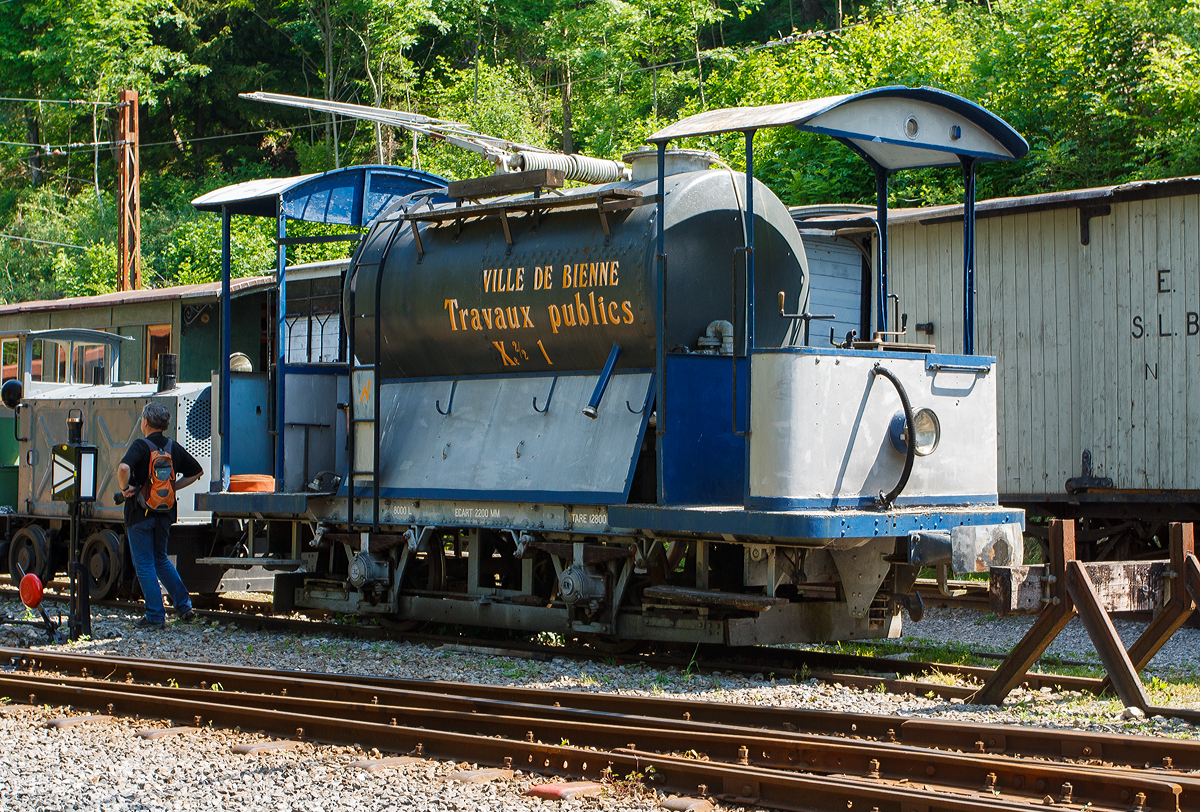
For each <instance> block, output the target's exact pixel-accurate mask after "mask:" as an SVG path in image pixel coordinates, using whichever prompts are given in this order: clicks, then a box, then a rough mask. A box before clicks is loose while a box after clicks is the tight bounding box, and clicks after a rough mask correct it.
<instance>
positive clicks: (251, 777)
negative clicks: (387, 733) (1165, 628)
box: [0, 598, 1200, 812]
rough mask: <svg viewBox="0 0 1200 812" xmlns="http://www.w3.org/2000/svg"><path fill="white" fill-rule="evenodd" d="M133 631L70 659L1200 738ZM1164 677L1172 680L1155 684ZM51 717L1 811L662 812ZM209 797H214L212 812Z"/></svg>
mask: <svg viewBox="0 0 1200 812" xmlns="http://www.w3.org/2000/svg"><path fill="white" fill-rule="evenodd" d="M20 609H21V608H20V606H19V604H17V603H16V602H15V601H13V600H10V599H7V598H4V599H0V612H7V613H9V614H10V615H16V616H20V614H21V611H20ZM135 618H136V615H134V614H132V613H129V612H126V611H122V610H116V609H111V608H107V607H102V608H101V607H98V608H95V609H94V610H93V623H92V625H93V633H94V639H92V640H86V641H79V642H76V643H74V644H70V645H69V646H67V647H65V648H69V649H70V650H74V651H79V652H87V653H96V654H112V655H118V656H127V657H152V658H162V659H174V660H193V661H202V662H212V663H225V664H237V665H246V666H256V667H264V668H290V669H300V670H314V671H328V672H334V673H346V674H355V673H358V674H371V675H384V676H393V677H407V678H414V679H435V680H453V681H468V682H476V683H486V684H493V685H520V686H527V687H541V688H547V689H568V690H583V691H598V692H600V691H602V692H609V693H621V694H629V695H656V696H673V697H679V698H694V699H701V700H708V701H718V702H732V703H743V704H754V705H778V706H800V707H807V708H821V709H830V710H840V711H856V712H868V713H877V714H878V713H886V714H901V715H907V716H915V717H927V718H943V719H966V720H973V721H976V722H980V723H986V722H996V723H1006V724H1033V725H1039V726H1048V727H1072V728H1081V729H1090V730H1097V731H1104V732H1111V733H1121V732H1124V733H1132V734H1142V735H1160V736H1172V737H1184V738H1197V737H1198V735H1197V734H1198V733H1200V730H1198V729H1197V728H1194V727H1192V726H1191V725H1188V724H1186V723H1183V722H1179V721H1178V720H1170V719H1163V718H1161V717H1152V718H1149V719H1137V718H1134V719H1126V718H1123V711H1124V708H1123V707H1122V705H1121V703H1120V702H1119V701H1118V700H1116V699H1097V698H1095V697H1092V696H1087V695H1080V694H1078V693H1074V692H1063V693H1055V692H1051V691H1049V690H1042V691H1036V692H1031V691H1023V690H1018V691H1015V692H1014V693H1013V695H1011V696H1010V697H1009V699H1008V701H1007V702H1006V703H1005V705H1004V706H1003V707H1002V708H996V707H989V706H971V705H966V704H963V703H962V702H961V701H960V700H949V701H947V700H942V699H939V698H936V697H934V696H911V695H895V694H885V693H876V692H867V691H859V690H854V689H851V688H848V687H844V686H841V685H834V684H826V683H820V682H817V681H816V680H799V681H797V680H791V679H775V678H773V676H774V675H771V674H755V675H741V674H730V673H725V674H711V673H699V674H697V673H688V672H686V671H679V670H677V669H666V670H659V669H654V668H649V667H646V666H642V665H621V664H619V663H618V662H616V661H615V660H612V659H610V660H608V661H606V662H579V661H575V660H569V659H566V658H555V659H553V660H552V661H537V660H529V659H522V658H519V657H509V656H499V655H497V654H495V653H473V652H470V651H459V650H450V648H449V647H447V648H440V647H432V646H428V645H413V644H409V643H401V642H390V641H380V642H371V641H362V640H355V639H351V638H340V637H307V636H296V635H291V634H281V633H268V632H258V631H244V630H241V629H238V628H235V627H233V626H229V625H225V626H222V625H216V624H209V623H205V622H197V623H194V624H191V625H188V624H183V623H179V622H172V623H170V624H168V626H167V628H166V629H165V630H161V631H141V630H137V629H135V628H134V627H133V624H132V622H133V620H134V619H135ZM1030 622H1032V620H1031V619H1030V618H1003V619H996V618H994V617H992V616H989V615H987V614H985V613H980V612H974V611H970V610H930V611H928V612H927V613H926V618H925V620H924V621H923V622H922V623H920V624H913V623H909V624H907V626H906V632H907V634H908V636H909V637H911V638H912V639H913V640H914V641H915V642H916V643H917V644H919V645H945V644H947V643H953V644H956V645H967V646H970V647H973V648H976V649H981V650H982V649H990V650H995V651H1004V650H1006V649H1007V648H1008V647H1010V646H1011V645H1012V644H1013V643H1015V642H1016V641H1017V640H1019V639H1020V636H1021V635H1022V634H1023V633H1024V630H1025V628H1027V627H1028V625H1029V623H1030ZM1117 628H1118V631H1119V632H1120V633H1121V635H1122V638H1123V639H1124V640H1125V641H1126V643H1127V644H1128V643H1129V642H1132V640H1133V639H1135V638H1136V636H1137V634H1138V633H1140V631H1141V629H1142V628H1144V625H1143V624H1140V623H1133V622H1126V621H1119V622H1118V623H1117ZM0 645H5V646H20V647H29V646H32V647H33V648H44V647H45V645H44V638H39V637H38V636H37V634H36V633H35V632H34V631H32V630H30V629H22V628H19V627H0ZM496 645H498V646H502V645H503V644H502V643H498V644H496ZM1198 651H1200V631H1197V630H1194V629H1189V628H1185V629H1181V630H1180V631H1179V632H1177V633H1176V635H1175V637H1174V638H1173V639H1172V640H1171V642H1170V643H1168V645H1167V647H1166V648H1164V650H1163V651H1162V652H1161V653H1160V654H1159V655H1158V657H1156V658H1155V661H1154V662H1153V663H1152V666H1151V669H1149V670H1148V672H1147V673H1146V674H1144V675H1143V676H1144V678H1145V679H1146V680H1147V681H1150V688H1151V693H1152V695H1153V699H1154V701H1155V702H1156V703H1157V704H1164V705H1166V704H1176V705H1179V704H1184V705H1190V706H1193V707H1194V706H1196V704H1197V702H1198V700H1200V697H1198V696H1196V695H1195V688H1194V685H1191V686H1189V685H1188V683H1195V682H1196V679H1195V675H1196V670H1195V669H1196V668H1197V652H1198ZM1051 653H1053V654H1055V655H1057V656H1060V657H1064V658H1069V659H1078V660H1085V661H1088V662H1098V660H1097V658H1096V655H1095V652H1094V651H1093V650H1092V647H1091V644H1090V642H1089V641H1088V639H1087V636H1086V633H1085V632H1084V631H1083V629H1082V627H1081V626H1079V623H1078V620H1075V621H1072V624H1071V625H1069V626H1068V627H1067V629H1066V630H1065V631H1064V632H1063V634H1062V635H1060V637H1059V640H1058V641H1057V642H1056V644H1055V646H1054V647H1053V648H1052V649H1051ZM923 658H924V657H923V655H922V654H920V653H919V652H918V653H917V654H914V655H913V659H923ZM1157 677H1161V679H1162V680H1168V679H1170V680H1175V681H1177V682H1173V683H1172V684H1167V683H1165V682H1162V683H1160V682H1159V681H1158V680H1157V679H1156V678H1157ZM931 678H932V677H929V676H926V677H923V679H931ZM937 679H939V680H940V681H945V680H946V678H944V677H937ZM1180 680H1182V682H1178V681H1180ZM59 715H62V714H61V713H60V714H59ZM46 718H49V712H47V711H45V710H42V709H29V708H20V707H18V708H13V709H9V710H8V712H7V714H6V715H5V716H4V718H3V719H0V753H3V754H4V755H0V763H3V769H0V802H2V803H0V806H3V807H5V808H13V809H48V810H49V809H54V810H57V809H64V810H66V809H89V810H90V809H97V810H98V809H102V808H103V809H105V810H109V809H239V810H240V809H246V810H252V809H253V810H258V809H271V810H274V809H291V808H295V809H301V808H303V809H321V810H337V809H372V810H375V809H378V810H384V809H389V808H396V809H405V810H408V809H412V810H421V811H422V812H424V811H425V810H428V811H429V812H434V811H435V810H438V811H440V810H443V809H445V810H459V809H468V808H470V809H489V810H491V809H496V810H527V809H530V810H531V809H544V808H547V807H546V805H547V804H550V805H553V808H555V809H563V810H575V809H588V810H591V809H606V810H608V809H611V810H626V809H629V810H633V809H650V808H655V807H656V805H657V801H656V800H655V799H653V798H640V799H639V798H631V797H628V796H621V797H618V795H615V794H613V793H612V792H606V793H605V794H602V795H600V796H594V797H589V798H581V799H576V800H573V801H562V802H559V801H540V800H538V799H535V798H530V797H527V796H525V795H524V794H523V793H524V788H525V787H527V786H528V784H529V781H530V780H531V779H530V777H529V776H517V777H515V778H514V779H513V780H511V781H508V782H503V781H501V782H495V783H491V784H486V785H460V784H453V785H449V784H446V783H445V782H442V781H440V780H438V778H439V776H441V775H442V774H443V773H446V774H448V773H449V772H453V771H455V770H457V769H465V767H463V766H462V765H444V764H441V763H433V762H429V763H427V765H426V766H420V765H408V766H404V767H399V768H391V769H388V770H384V771H381V772H380V773H377V774H371V773H367V772H366V771H363V770H349V769H348V768H347V767H345V764H348V763H349V762H351V761H354V760H356V759H359V758H362V757H363V756H364V754H363V753H362V752H361V751H357V750H355V749H354V748H336V747H322V746H314V745H311V744H307V743H306V744H304V745H302V747H301V748H300V749H298V750H293V751H289V752H287V753H277V754H272V755H269V756H266V755H264V756H256V757H247V756H234V755H232V754H231V753H230V752H229V748H230V747H231V746H232V745H233V744H234V743H237V742H245V741H249V740H251V739H252V737H249V736H243V735H242V734H238V733H234V732H223V731H216V730H204V731H200V732H199V733H196V734H185V735H183V736H179V737H174V736H170V737H166V738H165V739H163V740H160V741H157V742H146V741H144V740H142V739H140V738H138V737H136V735H134V730H135V729H139V728H141V727H146V726H147V725H148V723H147V722H145V721H143V722H140V723H138V722H131V721H122V720H118V721H117V722H116V723H115V724H112V725H106V726H101V727H95V728H93V727H91V726H89V725H83V726H80V727H77V728H72V729H70V730H69V731H49V730H47V729H45V728H43V727H40V725H41V724H42V723H43V722H44V720H45V719H46ZM157 724H159V725H165V724H166V722H165V721H158V722H157ZM4 762H6V763H4ZM39 773H40V775H39ZM47 787H52V788H55V789H53V792H55V793H58V792H60V789H59V788H63V787H66V788H67V789H62V790H61V792H62V793H65V794H63V795H61V797H60V796H59V795H56V796H55V798H56V800H54V802H53V803H51V802H50V800H49V796H46V800H45V802H44V803H43V802H42V801H36V802H35V801H33V800H32V799H33V798H34V796H33V795H22V794H21V793H27V792H33V791H34V789H35V788H41V791H42V792H43V793H45V792H46V791H48V790H47V789H46V788H47ZM70 787H74V788H75V789H76V793H75V794H74V795H72V794H71V793H70V792H69V791H68V790H69V788H70ZM68 799H69V800H68ZM211 799H216V800H213V801H212V802H211V803H210V800H211ZM30 804H32V805H30ZM38 804H42V805H38ZM122 804H123V805H122ZM181 804H182V805H181ZM205 804H208V805H205ZM339 804H340V805H339Z"/></svg>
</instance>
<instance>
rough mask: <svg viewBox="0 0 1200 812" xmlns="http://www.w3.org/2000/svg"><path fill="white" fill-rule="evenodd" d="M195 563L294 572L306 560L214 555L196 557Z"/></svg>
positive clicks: (241, 568) (235, 568)
mask: <svg viewBox="0 0 1200 812" xmlns="http://www.w3.org/2000/svg"><path fill="white" fill-rule="evenodd" d="M196 563H197V564H215V565H216V566H218V567H225V568H227V569H231V570H250V569H254V568H255V567H262V568H263V569H265V570H280V571H283V572H296V571H298V570H303V569H304V567H305V563H306V562H305V561H304V559H302V558H243V557H233V556H230V557H228V558H223V557H220V556H214V557H212V558H197V559H196Z"/></svg>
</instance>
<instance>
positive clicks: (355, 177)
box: [192, 165, 448, 226]
mask: <svg viewBox="0 0 1200 812" xmlns="http://www.w3.org/2000/svg"><path fill="white" fill-rule="evenodd" d="M446 183H447V181H446V179H445V178H442V177H439V176H437V175H432V174H430V173H428V172H422V171H420V170H418V169H409V168H408V167H404V166H375V165H373V166H348V167H346V168H344V169H334V170H332V171H330V172H324V173H321V174H319V175H300V176H299V177H294V178H263V179H261V180H249V181H246V182H245V183H235V184H234V185H232V186H225V187H223V188H221V189H214V190H213V191H211V192H208V193H207V194H203V195H201V196H200V197H198V198H196V199H195V200H193V201H192V205H193V206H195V207H196V208H197V209H199V210H200V211H212V212H218V213H220V211H221V209H222V208H223V207H224V208H228V209H229V211H230V213H232V214H248V215H253V216H257V217H275V216H276V214H277V212H278V211H280V210H282V212H283V213H284V214H285V215H286V216H287V217H288V219H290V220H304V221H307V222H310V223H338V224H341V225H348V226H363V225H366V224H367V223H370V222H371V220H372V219H374V218H375V217H376V216H377V215H378V214H379V213H380V212H381V211H382V210H383V209H385V208H386V207H387V206H389V205H390V204H391V203H392V201H394V200H396V199H397V198H400V197H406V196H408V195H410V194H412V193H413V192H419V191H422V190H425V189H439V188H445V186H446ZM446 199H448V198H446Z"/></svg>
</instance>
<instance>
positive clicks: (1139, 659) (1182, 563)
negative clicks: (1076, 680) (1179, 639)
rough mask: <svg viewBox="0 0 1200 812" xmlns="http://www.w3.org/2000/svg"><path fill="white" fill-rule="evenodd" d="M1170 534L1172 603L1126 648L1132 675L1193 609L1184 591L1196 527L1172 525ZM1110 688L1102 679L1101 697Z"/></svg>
mask: <svg viewBox="0 0 1200 812" xmlns="http://www.w3.org/2000/svg"><path fill="white" fill-rule="evenodd" d="M1170 534H1171V572H1173V573H1174V574H1175V575H1174V580H1173V581H1172V582H1171V599H1170V600H1169V601H1167V602H1166V603H1164V604H1163V608H1162V611H1161V612H1159V613H1158V616H1157V617H1155V618H1154V620H1152V621H1150V625H1148V626H1147V627H1146V630H1145V631H1143V632H1142V634H1141V635H1140V636H1139V637H1138V639H1137V640H1136V641H1134V644H1133V645H1132V646H1130V647H1129V660H1130V662H1132V663H1133V668H1134V670H1135V671H1141V670H1142V669H1143V668H1145V667H1146V666H1147V665H1148V664H1149V663H1150V661H1151V660H1152V659H1154V655H1155V654H1157V653H1158V650H1159V649H1161V648H1162V647H1163V645H1165V644H1166V642H1167V640H1169V639H1170V638H1171V635H1173V634H1174V633H1175V632H1176V631H1178V630H1179V627H1180V626H1182V625H1183V624H1184V623H1186V622H1187V619H1188V617H1189V616H1190V615H1191V614H1192V612H1193V611H1194V609H1195V605H1194V604H1193V602H1192V597H1191V595H1190V594H1189V593H1188V588H1187V557H1188V556H1189V555H1190V556H1192V557H1193V558H1194V557H1195V552H1196V528H1195V525H1193V524H1183V523H1182V522H1172V523H1171V525H1170ZM1111 687H1112V680H1111V678H1109V677H1105V678H1104V686H1103V687H1102V688H1101V693H1103V692H1104V691H1106V690H1108V689H1109V688H1111Z"/></svg>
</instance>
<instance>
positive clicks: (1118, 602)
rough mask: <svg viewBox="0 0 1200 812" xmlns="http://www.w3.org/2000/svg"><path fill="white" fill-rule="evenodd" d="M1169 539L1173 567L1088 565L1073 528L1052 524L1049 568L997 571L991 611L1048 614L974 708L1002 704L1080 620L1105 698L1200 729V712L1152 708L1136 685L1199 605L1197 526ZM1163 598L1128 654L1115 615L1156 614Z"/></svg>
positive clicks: (1176, 526) (1180, 528) (1173, 531)
mask: <svg viewBox="0 0 1200 812" xmlns="http://www.w3.org/2000/svg"><path fill="white" fill-rule="evenodd" d="M1170 539H1171V558H1170V561H1169V562H1163V561H1136V562H1133V561H1113V562H1088V563H1084V562H1082V561H1079V560H1077V559H1076V558H1075V523H1074V522H1073V521H1060V520H1054V521H1052V522H1051V523H1050V563H1049V564H1048V565H1046V566H1043V567H994V568H993V569H992V579H991V580H992V585H991V592H992V594H991V598H992V608H993V609H997V610H999V612H1000V614H1025V613H1027V612H1028V607H1029V606H1030V604H1031V601H1032V602H1036V603H1040V604H1041V605H1042V606H1043V607H1044V608H1042V610H1041V613H1040V614H1039V615H1038V619H1037V620H1036V621H1035V622H1034V624H1033V626H1031V627H1030V629H1029V631H1028V632H1026V633H1025V636H1024V637H1023V638H1022V639H1021V642H1020V643H1018V644H1017V646H1016V647H1015V648H1014V649H1013V650H1012V651H1011V652H1010V653H1009V655H1008V656H1007V657H1005V658H1004V662H1002V663H1001V664H1000V667H999V668H997V669H996V671H995V673H994V674H993V675H992V676H991V678H989V679H988V681H987V683H986V684H984V686H983V687H982V688H980V689H979V690H978V691H976V692H975V694H974V695H973V696H972V697H971V699H970V700H968V701H970V702H973V703H976V704H982V705H1000V704H1002V703H1003V702H1004V698H1005V697H1006V696H1008V694H1009V692H1010V691H1012V689H1013V688H1015V687H1016V686H1017V685H1019V684H1020V683H1021V682H1022V680H1023V679H1024V678H1025V674H1026V672H1028V671H1029V669H1030V667H1031V666H1033V664H1034V663H1035V662H1037V660H1038V658H1040V657H1041V656H1042V654H1043V653H1044V652H1045V651H1046V649H1047V648H1049V646H1050V644H1051V643H1053V642H1054V639H1055V638H1056V637H1058V635H1059V633H1060V632H1061V631H1062V630H1063V628H1064V627H1065V626H1066V625H1067V623H1068V622H1069V621H1070V620H1071V618H1072V617H1074V616H1075V614H1076V613H1078V614H1079V617H1080V620H1082V621H1083V626H1084V628H1085V629H1086V630H1087V633H1088V637H1090V638H1091V640H1092V644H1093V645H1094V646H1095V647H1096V653H1097V654H1098V655H1099V656H1100V662H1101V663H1102V664H1103V665H1104V669H1105V671H1106V672H1107V673H1108V676H1107V677H1106V678H1105V680H1104V683H1103V686H1102V688H1101V690H1100V693H1104V692H1105V691H1107V690H1110V689H1114V688H1115V689H1116V692H1117V695H1118V696H1119V697H1120V698H1121V701H1122V702H1124V703H1125V706H1126V707H1136V708H1139V709H1140V710H1141V711H1142V712H1143V713H1145V714H1147V715H1161V716H1172V717H1177V718H1180V719H1186V720H1188V721H1190V722H1192V723H1193V724H1196V723H1200V711H1198V710H1190V709H1185V708H1165V707H1158V706H1155V705H1152V704H1150V697H1149V696H1148V695H1147V694H1146V689H1145V687H1144V686H1143V685H1142V682H1141V679H1140V678H1139V677H1138V672H1139V671H1141V670H1142V669H1143V668H1145V667H1146V664H1147V663H1149V662H1150V660H1151V659H1152V658H1153V657H1154V655H1155V654H1156V653H1158V650H1159V649H1161V648H1162V647H1163V645H1164V644H1165V643H1166V642H1167V640H1169V639H1170V637H1171V635H1172V634H1174V633H1175V631H1176V630H1177V629H1179V627H1180V626H1182V625H1183V624H1184V623H1185V622H1186V621H1187V619H1188V617H1189V616H1190V615H1191V614H1192V612H1193V611H1195V610H1196V609H1197V608H1198V605H1200V560H1197V558H1196V549H1195V547H1196V544H1195V527H1194V525H1192V524H1182V523H1172V524H1171V525H1170ZM1097 584H1099V585H1100V588H1097ZM1164 587H1165V589H1164ZM1159 597H1161V600H1162V608H1161V609H1160V610H1159V611H1158V613H1157V615H1156V616H1155V617H1154V620H1153V621H1151V623H1150V625H1149V626H1147V627H1146V630H1145V631H1144V632H1142V634H1141V636H1140V637H1138V639H1137V641H1135V642H1134V644H1133V645H1132V646H1130V647H1129V650H1128V651H1127V650H1126V649H1125V646H1124V644H1123V643H1122V642H1121V638H1120V637H1118V636H1117V631H1116V629H1115V628H1114V627H1113V623H1112V620H1111V618H1109V612H1111V611H1127V610H1130V609H1147V608H1151V605H1152V604H1154V603H1155V601H1156V599H1157V598H1159ZM1023 607H1025V608H1023ZM1154 608H1157V606H1155V607H1154Z"/></svg>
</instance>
